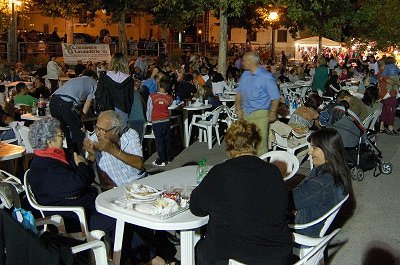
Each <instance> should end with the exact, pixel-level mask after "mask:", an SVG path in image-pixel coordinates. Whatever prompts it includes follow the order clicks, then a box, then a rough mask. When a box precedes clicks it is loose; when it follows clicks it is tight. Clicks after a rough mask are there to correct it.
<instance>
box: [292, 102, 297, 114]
mask: <svg viewBox="0 0 400 265" xmlns="http://www.w3.org/2000/svg"><path fill="white" fill-rule="evenodd" d="M292 109H293V111H295V110H296V109H297V101H296V100H295V99H293V102H292Z"/></svg>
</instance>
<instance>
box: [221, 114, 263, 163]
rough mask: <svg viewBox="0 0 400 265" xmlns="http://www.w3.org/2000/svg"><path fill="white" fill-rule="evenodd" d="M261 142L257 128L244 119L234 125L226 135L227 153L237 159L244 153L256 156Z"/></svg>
mask: <svg viewBox="0 0 400 265" xmlns="http://www.w3.org/2000/svg"><path fill="white" fill-rule="evenodd" d="M260 141H261V137H260V132H259V129H258V128H257V126H256V125H255V124H254V123H250V122H247V121H246V120H244V119H239V120H237V121H235V122H234V123H232V125H231V126H230V127H229V129H228V131H227V132H226V135H225V142H226V151H227V152H228V154H229V156H230V157H237V156H239V155H241V154H244V153H248V154H253V155H255V154H256V153H257V146H258V144H259V143H260Z"/></svg>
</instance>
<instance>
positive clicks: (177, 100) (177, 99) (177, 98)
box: [176, 96, 181, 105]
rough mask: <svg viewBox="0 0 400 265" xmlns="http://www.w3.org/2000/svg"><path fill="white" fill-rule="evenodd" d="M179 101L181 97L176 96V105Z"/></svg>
mask: <svg viewBox="0 0 400 265" xmlns="http://www.w3.org/2000/svg"><path fill="white" fill-rule="evenodd" d="M180 103H181V99H180V98H179V96H176V105H179V104H180Z"/></svg>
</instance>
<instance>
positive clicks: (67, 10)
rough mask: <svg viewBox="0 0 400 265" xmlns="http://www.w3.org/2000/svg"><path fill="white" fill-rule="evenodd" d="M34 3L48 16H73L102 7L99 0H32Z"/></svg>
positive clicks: (92, 11) (93, 11)
mask: <svg viewBox="0 0 400 265" xmlns="http://www.w3.org/2000/svg"><path fill="white" fill-rule="evenodd" d="M32 5H33V6H34V7H36V8H37V9H39V10H41V11H42V14H43V15H45V16H48V17H61V18H73V17H80V16H82V15H83V14H85V15H86V14H87V12H90V13H92V14H94V13H95V12H96V10H98V9H99V8H100V5H99V2H98V1H92V0H32Z"/></svg>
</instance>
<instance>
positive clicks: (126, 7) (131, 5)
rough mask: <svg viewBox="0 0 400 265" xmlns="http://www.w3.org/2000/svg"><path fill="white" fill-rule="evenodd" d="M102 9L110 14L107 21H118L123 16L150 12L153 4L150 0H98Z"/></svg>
mask: <svg viewBox="0 0 400 265" xmlns="http://www.w3.org/2000/svg"><path fill="white" fill-rule="evenodd" d="M97 1H98V4H99V5H100V6H101V9H103V10H106V15H108V16H109V18H108V19H107V21H106V22H107V23H109V24H111V23H117V22H118V21H120V19H121V16H122V15H123V14H125V15H138V14H142V13H148V11H149V10H150V7H151V6H152V4H151V2H149V1H140V0H97Z"/></svg>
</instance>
